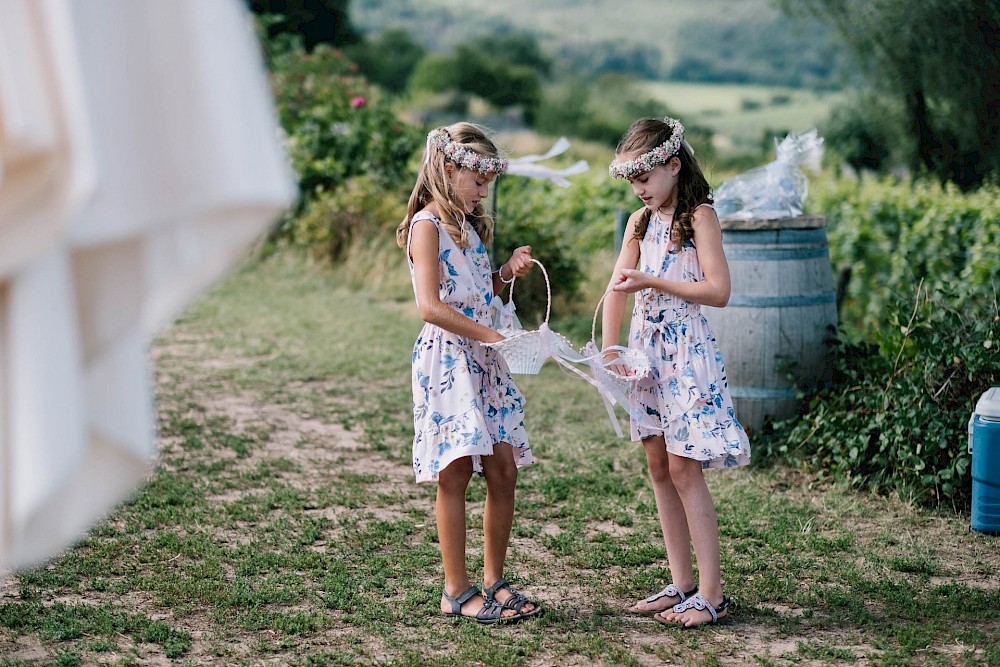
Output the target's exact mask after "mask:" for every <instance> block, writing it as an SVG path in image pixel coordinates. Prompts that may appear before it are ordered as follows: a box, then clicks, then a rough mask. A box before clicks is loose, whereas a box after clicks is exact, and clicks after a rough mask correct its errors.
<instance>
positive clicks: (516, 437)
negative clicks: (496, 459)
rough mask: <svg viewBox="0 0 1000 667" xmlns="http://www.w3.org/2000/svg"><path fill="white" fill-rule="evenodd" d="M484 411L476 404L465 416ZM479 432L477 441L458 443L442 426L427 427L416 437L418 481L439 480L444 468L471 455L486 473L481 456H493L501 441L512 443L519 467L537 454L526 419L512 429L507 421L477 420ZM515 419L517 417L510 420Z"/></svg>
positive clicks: (478, 468) (475, 466)
mask: <svg viewBox="0 0 1000 667" xmlns="http://www.w3.org/2000/svg"><path fill="white" fill-rule="evenodd" d="M480 412H481V411H480V410H478V408H472V409H469V410H468V411H466V413H465V414H464V415H462V416H463V417H465V416H468V415H475V414H476V413H480ZM476 421H477V422H478V423H476V424H475V429H476V430H475V432H476V433H477V434H478V438H477V440H476V442H475V443H471V444H461V445H454V444H450V442H449V436H451V435H452V433H451V432H449V431H444V432H442V431H441V430H440V429H424V430H423V431H422V433H418V434H417V437H415V438H414V439H413V474H414V475H415V477H416V480H417V483H418V484H419V483H423V482H436V481H437V479H438V475H439V474H440V472H441V471H442V470H444V469H445V468H447V467H448V466H449V465H451V464H452V463H454V462H455V461H457V460H458V459H461V458H465V457H467V456H471V457H472V469H473V471H474V472H476V473H477V474H480V475H481V474H482V473H483V464H482V459H481V457H483V456H492V455H493V448H494V447H495V446H496V445H498V444H500V443H501V442H506V443H508V444H509V445H510V446H511V447H512V448H513V451H514V463H515V464H516V465H517V467H518V468H522V467H524V466H527V465H531V464H532V463H534V462H535V458H534V456H533V455H532V453H531V447H530V446H529V445H528V437H527V432H526V431H525V428H524V421H523V420H520V419H519V420H517V424H516V425H514V426H513V428H509V429H508V425H507V424H505V423H498V424H495V425H493V424H490V423H489V422H487V421H486V420H483V419H479V420H476ZM510 421H514V420H510ZM434 452H437V456H436V457H434V456H431V457H429V458H428V459H427V460H425V458H424V457H426V455H427V454H428V453H430V454H433V453H434Z"/></svg>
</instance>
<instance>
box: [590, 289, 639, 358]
mask: <svg viewBox="0 0 1000 667" xmlns="http://www.w3.org/2000/svg"><path fill="white" fill-rule="evenodd" d="M613 291H614V290H612V289H609V290H608V291H607V292H605V293H604V294H602V295H601V298H600V299H598V300H597V307H596V308H594V320H593V322H591V323H590V340H591V341H593V343H594V347H595V348H596V347H597V315H598V314H599V313H600V312H601V304H602V303H604V297H606V296H607V295H609V294H611V293H612V292H613ZM644 292H645V290H639V291H638V292H636V293H635V298H636V299H637V300H639V303H642V300H643V299H645V296H644ZM642 328H643V330H645V329H646V318H643V319H642Z"/></svg>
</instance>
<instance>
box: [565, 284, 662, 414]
mask: <svg viewBox="0 0 1000 667" xmlns="http://www.w3.org/2000/svg"><path fill="white" fill-rule="evenodd" d="M608 294H609V292H605V293H604V295H603V296H602V297H601V298H600V300H599V301H598V302H597V307H596V308H595V309H594V320H593V322H592V323H591V325H590V342H589V343H587V344H586V345H585V346H584V347H583V349H582V350H581V353H582V354H583V355H584V356H585V357H587V358H589V359H591V360H592V361H591V362H590V364H589V365H590V367H591V368H593V369H594V374H595V376H598V380H599V381H600V382H602V384H605V385H610V386H611V387H612V388H613V389H614V390H616V393H617V394H619V396H618V398H619V399H620V398H627V397H628V395H629V394H630V393H631V392H632V390H633V389H634V388H635V384H636V382H638V381H639V380H641V379H642V378H644V377H646V376H647V375H648V374H649V370H650V363H649V357H648V356H646V353H645V352H643V351H642V350H639V349H636V348H634V347H623V346H621V345H611V346H609V347H607V348H605V349H604V350H600V349H599V348H598V347H597V315H598V313H600V312H601V304H603V303H604V297H606V296H607V295H608ZM605 352H616V353H617V354H618V356H617V357H615V358H614V359H610V360H607V361H606V360H605V359H604V353H605Z"/></svg>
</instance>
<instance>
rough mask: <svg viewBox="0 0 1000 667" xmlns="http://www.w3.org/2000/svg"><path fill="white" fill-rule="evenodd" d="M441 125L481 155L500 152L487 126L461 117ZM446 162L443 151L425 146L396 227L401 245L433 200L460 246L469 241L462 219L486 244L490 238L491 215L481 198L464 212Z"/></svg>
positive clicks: (491, 234)
mask: <svg viewBox="0 0 1000 667" xmlns="http://www.w3.org/2000/svg"><path fill="white" fill-rule="evenodd" d="M440 129H443V130H445V131H446V132H447V133H448V136H450V137H451V140H452V141H454V142H456V143H459V144H462V145H464V146H466V147H468V148H469V149H471V150H473V151H475V152H477V153H479V154H480V155H485V156H487V157H497V156H499V154H500V151H498V150H497V147H496V145H494V143H493V141H492V140H491V139H490V138H489V136H488V135H487V130H486V129H485V128H483V127H480V126H479V125H476V124H475V123H468V122H464V121H463V122H459V123H455V124H454V125H448V126H445V127H443V128H440ZM445 162H446V158H445V155H444V153H443V152H442V151H440V150H438V149H437V148H436V147H434V146H432V145H431V144H430V143H428V144H427V145H426V146H425V148H424V156H423V160H421V163H420V172H419V173H418V174H417V182H416V184H415V185H414V186H413V192H411V193H410V200H409V202H408V203H407V205H406V217H405V218H403V221H402V222H401V223H400V224H399V227H397V228H396V243H397V244H398V245H399V247H400V248H405V247H406V241H407V238H408V236H409V234H410V220H411V219H412V218H413V216H414V215H415V214H416V213H417V212H418V211H420V210H422V209H424V208H425V207H426V206H427V205H428V204H430V203H431V202H434V203H435V204H436V205H437V208H438V210H439V211H441V226H442V227H444V228H445V229H446V230H447V231H448V234H449V235H451V238H452V239H454V240H455V243H457V244H458V245H459V246H460V247H463V248H464V247H467V246H468V245H469V229H468V226H467V225H465V224H464V223H465V222H469V223H470V224H471V225H472V227H473V228H474V229H475V230H476V233H477V234H479V238H480V239H482V241H483V243H485V244H487V245H488V244H489V243H490V241H492V240H493V217H492V216H491V215H490V214H489V213H487V211H486V208H485V207H484V206H483V204H482V202H480V203H479V204H477V205H476V208H475V209H474V210H473V211H472V213H470V214H468V215H466V214H465V209H464V208H463V207H462V204H461V202H459V201H458V200H457V198H456V197H455V194H454V192H453V190H452V187H451V181H450V180H449V179H448V173H447V172H446V171H445ZM456 166H458V165H456ZM459 168H461V167H459Z"/></svg>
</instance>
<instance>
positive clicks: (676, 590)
mask: <svg viewBox="0 0 1000 667" xmlns="http://www.w3.org/2000/svg"><path fill="white" fill-rule="evenodd" d="M697 592H698V587H697V586H695V587H694V588H692V589H691V590H689V591H687V592H684V591H682V590H681V589H680V586H677V585H676V584H667V586H666V588H664V589H663V590H662V591H660V592H659V593H653V594H652V595H650V596H649V597H648V598H646V600H645V602H656V601H657V600H659V599H660V598H666V597H671V598H673V597H675V598H678V599H679V600H680V601H681V602H684V601H685V600H687V599H688V598H689V597H691V596H692V595H694V594H695V593H697ZM678 604H679V603H678Z"/></svg>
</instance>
